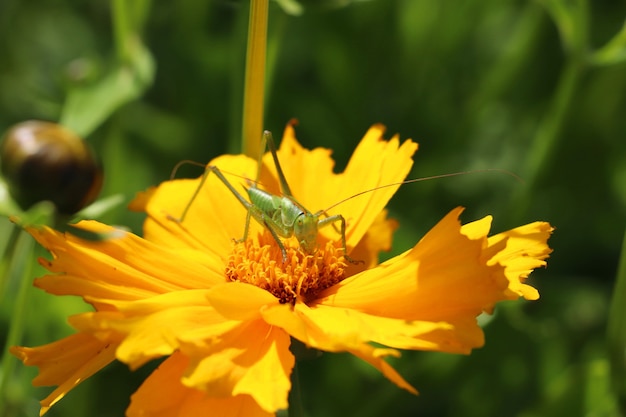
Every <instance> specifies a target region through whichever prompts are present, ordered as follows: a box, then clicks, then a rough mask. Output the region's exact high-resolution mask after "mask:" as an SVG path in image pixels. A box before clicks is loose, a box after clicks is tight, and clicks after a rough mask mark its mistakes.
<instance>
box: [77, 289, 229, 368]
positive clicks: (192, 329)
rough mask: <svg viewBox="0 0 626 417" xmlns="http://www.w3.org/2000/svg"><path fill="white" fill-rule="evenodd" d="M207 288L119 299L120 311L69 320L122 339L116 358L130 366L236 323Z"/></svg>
mask: <svg viewBox="0 0 626 417" xmlns="http://www.w3.org/2000/svg"><path fill="white" fill-rule="evenodd" d="M206 296H207V291H206V290H195V291H194V290H187V291H179V292H176V293H169V294H164V295H161V296H157V297H152V298H151V299H147V300H140V301H134V302H126V303H118V304H117V306H118V307H119V311H113V312H95V313H83V314H79V315H76V316H72V317H70V320H69V321H70V324H71V325H72V326H74V327H75V328H76V329H78V330H80V331H84V332H91V333H94V334H97V335H98V337H100V338H105V337H113V336H112V335H111V334H113V335H114V337H115V338H116V339H120V340H123V341H122V342H121V343H120V346H119V348H118V349H117V358H118V359H119V360H120V361H122V362H124V363H127V364H128V365H129V366H130V367H131V369H136V368H138V367H139V366H142V365H143V364H145V363H146V362H148V361H149V360H151V359H154V358H157V357H160V356H165V355H169V354H171V353H173V352H174V351H175V350H177V349H179V348H180V345H181V343H182V342H185V343H196V344H201V343H204V341H205V340H207V339H211V338H219V337H221V335H222V334H223V333H225V332H227V331H229V330H231V329H232V328H233V327H235V326H236V325H237V323H236V322H229V321H227V320H226V319H224V317H223V316H221V315H220V314H218V313H217V312H216V311H215V310H214V309H213V308H212V307H211V306H209V305H208V301H207V299H206Z"/></svg>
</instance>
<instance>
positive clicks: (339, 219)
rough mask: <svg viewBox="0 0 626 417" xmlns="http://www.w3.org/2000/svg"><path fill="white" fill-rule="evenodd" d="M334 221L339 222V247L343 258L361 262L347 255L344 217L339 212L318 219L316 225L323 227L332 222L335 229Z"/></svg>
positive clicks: (353, 262) (357, 262)
mask: <svg viewBox="0 0 626 417" xmlns="http://www.w3.org/2000/svg"><path fill="white" fill-rule="evenodd" d="M336 222H339V223H340V233H341V247H342V249H343V256H344V258H346V260H347V261H348V262H350V263H351V264H362V263H363V261H359V260H355V259H352V258H351V257H350V256H349V255H348V245H347V243H346V219H345V218H344V217H343V216H342V215H341V214H335V215H333V216H328V217H326V218H325V219H322V220H320V221H319V223H318V227H324V226H327V225H329V224H332V225H333V227H334V228H335V230H337V229H336V225H335V223H336Z"/></svg>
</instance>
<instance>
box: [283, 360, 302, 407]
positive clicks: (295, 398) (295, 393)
mask: <svg viewBox="0 0 626 417" xmlns="http://www.w3.org/2000/svg"><path fill="white" fill-rule="evenodd" d="M287 415H288V416H289V417H304V409H303V408H302V388H301V387H300V374H299V372H298V363H297V362H296V364H295V365H294V366H293V371H292V373H291V391H289V409H288V411H287Z"/></svg>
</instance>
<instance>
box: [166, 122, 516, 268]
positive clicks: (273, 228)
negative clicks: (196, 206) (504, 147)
mask: <svg viewBox="0 0 626 417" xmlns="http://www.w3.org/2000/svg"><path fill="white" fill-rule="evenodd" d="M263 141H264V142H265V144H264V146H263V147H262V148H264V147H265V146H267V147H268V148H269V151H270V153H271V155H272V159H273V161H274V165H275V167H276V173H277V175H278V181H279V183H280V188H281V192H282V196H278V195H274V194H271V193H269V192H267V191H264V190H262V189H260V188H258V187H257V186H256V184H257V183H258V181H259V177H260V173H261V165H262V164H261V159H262V156H263V154H261V155H259V159H258V169H257V178H256V180H255V181H254V182H253V181H250V180H248V183H249V184H250V187H248V188H246V192H247V194H248V198H249V201H248V200H246V198H245V197H244V196H243V195H242V194H241V193H240V192H239V191H237V189H235V187H234V186H233V185H232V184H231V183H230V182H229V181H228V179H226V177H225V176H224V174H223V173H222V171H220V169H219V168H218V167H217V166H214V165H208V166H206V167H204V168H205V172H204V174H203V176H202V178H201V180H200V184H199V185H198V187H197V188H196V190H195V191H194V193H193V195H192V196H191V199H190V200H189V202H188V203H187V205H186V206H185V209H184V210H183V213H182V215H181V216H180V218H178V219H174V220H176V221H178V222H183V220H184V219H185V217H186V215H187V212H188V211H189V209H190V208H191V205H192V204H193V201H194V200H195V199H196V197H197V196H198V193H199V192H200V190H201V189H202V186H203V185H204V183H205V181H206V179H207V177H208V176H209V174H210V173H213V174H215V175H216V176H217V178H218V179H219V180H220V181H221V182H222V183H223V184H224V185H225V186H226V187H227V188H228V189H229V190H230V191H231V193H232V194H233V195H234V196H235V197H236V198H237V200H239V202H240V203H241V204H242V205H243V206H244V207H245V209H246V210H247V215H246V224H245V228H244V233H243V237H242V238H241V239H240V240H239V242H243V241H245V240H246V239H247V238H248V231H249V227H250V217H254V219H255V220H256V221H257V222H258V223H259V224H261V225H262V226H264V227H265V228H266V229H267V230H268V231H269V232H270V234H271V235H272V237H273V238H274V240H275V241H276V243H277V244H278V247H279V248H280V251H281V253H282V258H283V262H286V261H287V251H286V249H285V246H284V244H283V243H282V241H281V238H290V237H292V236H295V237H296V239H297V240H298V242H299V244H300V248H301V249H302V250H303V251H304V253H306V254H308V255H310V254H313V253H314V252H315V250H316V248H317V235H318V230H319V229H320V228H322V227H325V226H328V225H333V227H334V228H335V230H336V231H337V232H338V233H339V234H340V235H341V246H342V250H343V254H344V257H345V259H346V260H347V261H348V262H350V263H360V262H361V261H355V260H353V259H352V258H350V257H349V255H348V254H347V244H346V220H345V218H344V217H343V216H342V215H341V214H334V215H328V214H327V212H328V211H329V210H330V209H332V208H334V207H336V206H337V205H339V204H341V203H343V202H345V201H347V200H348V199H351V198H354V197H358V196H360V195H363V194H366V193H369V192H373V191H376V190H379V189H382V188H386V187H392V186H397V185H402V184H408V183H413V182H418V181H425V180H430V179H436V178H446V177H452V176H457V175H465V174H469V173H477V172H490V171H495V172H501V173H505V174H507V175H510V176H512V177H514V178H516V179H517V180H520V181H521V179H520V178H519V177H518V176H517V175H515V174H513V173H512V172H510V171H507V170H501V169H483V170H472V171H462V172H453V173H448V174H442V175H434V176H430V177H423V178H415V179H410V180H405V181H402V182H397V183H391V184H385V185H381V186H378V187H375V188H372V189H368V190H364V191H361V192H359V193H357V194H354V195H352V196H350V197H348V198H346V199H344V200H341V201H339V202H337V203H335V204H333V205H332V206H331V207H328V208H326V209H324V210H320V211H318V212H316V213H311V212H310V211H309V210H307V209H306V208H305V207H304V206H303V205H302V204H300V203H299V202H298V201H297V200H296V199H295V197H294V196H293V194H292V192H291V189H290V188H289V184H288V183H287V180H286V178H285V174H284V173H283V170H282V168H281V165H280V161H279V160H278V155H277V150H276V144H275V143H274V139H273V137H272V134H271V132H269V131H265V132H263ZM183 162H190V161H183ZM178 166H180V165H178ZM178 166H177V167H178ZM175 171H176V168H175V170H174V172H175ZM172 176H173V174H172ZM322 216H326V217H324V218H321V217H322ZM337 222H339V223H340V227H339V229H337V227H336V223H337Z"/></svg>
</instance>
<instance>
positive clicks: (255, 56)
mask: <svg viewBox="0 0 626 417" xmlns="http://www.w3.org/2000/svg"><path fill="white" fill-rule="evenodd" d="M267 15H268V0H251V2H250V21H249V25H248V46H247V51H246V74H245V87H244V97H243V126H242V149H243V153H244V154H246V155H248V156H250V157H251V158H254V159H256V158H257V156H258V155H259V153H260V152H261V150H260V144H261V140H260V138H261V133H262V131H263V105H264V103H263V101H264V99H265V91H264V89H265V60H266V50H267Z"/></svg>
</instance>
